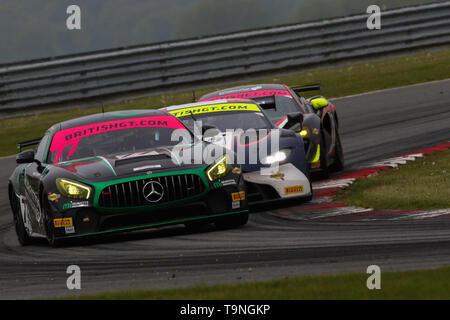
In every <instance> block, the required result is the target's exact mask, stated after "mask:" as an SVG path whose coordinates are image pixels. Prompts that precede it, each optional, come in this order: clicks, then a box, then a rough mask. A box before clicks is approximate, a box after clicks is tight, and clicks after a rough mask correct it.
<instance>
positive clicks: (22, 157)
mask: <svg viewBox="0 0 450 320" xmlns="http://www.w3.org/2000/svg"><path fill="white" fill-rule="evenodd" d="M33 162H34V150H25V151H22V152H21V153H19V154H18V155H17V157H16V163H17V164H22V163H33Z"/></svg>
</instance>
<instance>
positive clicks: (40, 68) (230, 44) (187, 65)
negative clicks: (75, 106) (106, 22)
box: [0, 1, 450, 114]
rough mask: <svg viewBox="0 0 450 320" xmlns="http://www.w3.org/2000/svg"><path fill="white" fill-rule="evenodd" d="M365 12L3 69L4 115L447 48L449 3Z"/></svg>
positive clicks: (1, 102)
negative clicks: (372, 26)
mask: <svg viewBox="0 0 450 320" xmlns="http://www.w3.org/2000/svg"><path fill="white" fill-rule="evenodd" d="M367 18H368V15H366V14H364V15H359V16H352V17H347V18H339V19H333V20H326V21H320V22H314V23H307V24H297V25H289V26H283V27H275V28H266V29H262V30H254V31H248V32H239V33H233V34H227V35H220V36H213V37H205V38H201V39H193V40H186V41H176V42H167V43H160V44H154V45H146V46H135V47H127V48H120V49H112V50H103V51H98V52H92V53H86V54H78V55H71V56H63V57H56V58H48V59H40V60H33V61H28V62H23V63H13V64H6V65H0V112H2V113H3V114H4V113H8V112H13V111H14V112H17V111H20V110H24V109H30V108H31V109H37V108H42V107H46V108H48V107H49V106H50V107H52V106H54V107H55V108H56V107H57V106H58V105H61V104H68V103H72V102H76V101H77V102H79V101H89V100H90V99H91V100H92V99H96V98H101V97H108V96H111V95H118V94H130V93H134V92H136V93H138V92H145V91H148V92H149V91H151V90H157V89H163V88H173V87H176V86H181V85H182V86H184V87H186V86H187V87H189V86H195V85H198V84H199V83H204V82H205V81H212V80H215V81H217V80H221V79H226V78H229V77H236V76H244V75H245V76H248V75H251V74H256V73H260V72H271V71H274V72H275V71H282V70H289V69H292V68H299V67H300V68H301V67H302V66H310V65H319V64H321V63H330V62H337V61H341V60H345V59H355V58H363V57H366V56H372V55H383V54H388V53H394V52H397V51H405V50H414V49H418V48H425V47H429V46H436V45H446V44H450V1H447V2H443V3H437V4H430V5H424V6H417V7H409V8H402V9H397V10H391V11H385V12H382V17H381V23H382V24H381V27H382V28H381V30H368V29H367V25H366V23H367Z"/></svg>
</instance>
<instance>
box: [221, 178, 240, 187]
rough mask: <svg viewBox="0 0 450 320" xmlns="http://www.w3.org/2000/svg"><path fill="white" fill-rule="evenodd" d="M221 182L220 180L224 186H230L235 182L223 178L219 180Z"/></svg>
mask: <svg viewBox="0 0 450 320" xmlns="http://www.w3.org/2000/svg"><path fill="white" fill-rule="evenodd" d="M221 182H222V185H224V186H232V185H235V184H236V181H234V180H233V179H230V180H225V181H221Z"/></svg>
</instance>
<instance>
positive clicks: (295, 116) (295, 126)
mask: <svg viewBox="0 0 450 320" xmlns="http://www.w3.org/2000/svg"><path fill="white" fill-rule="evenodd" d="M287 118H288V121H287V123H286V124H285V125H284V127H285V128H286V129H291V130H294V131H299V130H300V129H301V128H302V126H303V113H301V112H292V113H289V114H288V115H287Z"/></svg>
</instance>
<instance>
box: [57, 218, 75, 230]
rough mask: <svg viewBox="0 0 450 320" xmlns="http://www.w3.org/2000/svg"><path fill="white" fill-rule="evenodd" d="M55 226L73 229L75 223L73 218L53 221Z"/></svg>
mask: <svg viewBox="0 0 450 320" xmlns="http://www.w3.org/2000/svg"><path fill="white" fill-rule="evenodd" d="M53 225H54V226H55V228H63V227H72V226H73V221H72V218H59V219H53Z"/></svg>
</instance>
